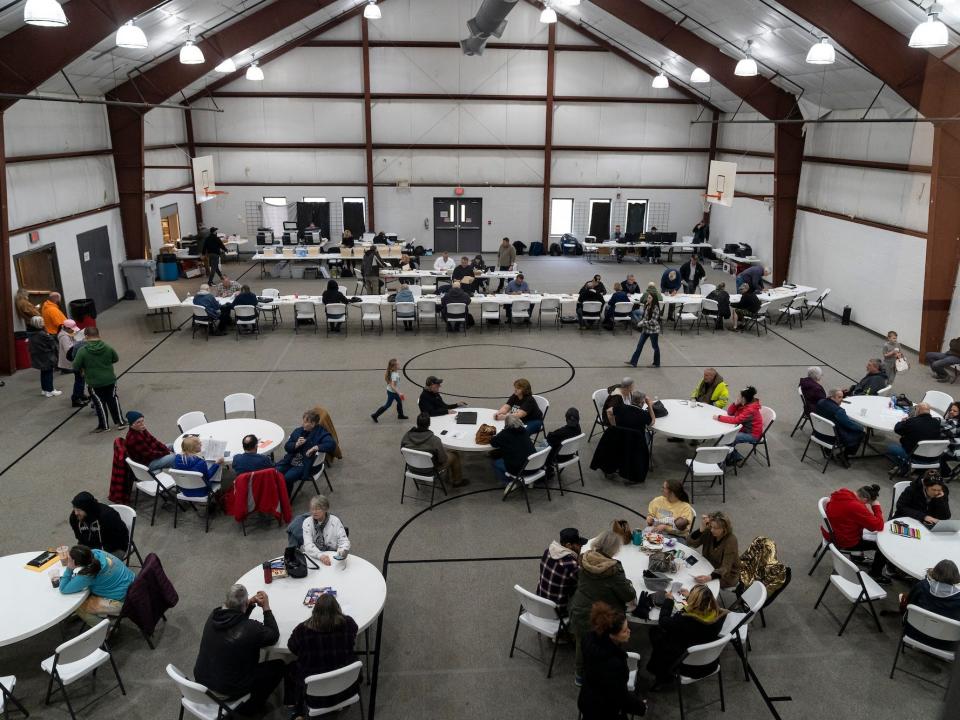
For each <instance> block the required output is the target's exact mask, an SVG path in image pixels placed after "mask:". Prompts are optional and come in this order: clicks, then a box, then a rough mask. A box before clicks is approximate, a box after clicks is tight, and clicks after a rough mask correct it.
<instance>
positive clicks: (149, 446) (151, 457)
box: [124, 410, 176, 472]
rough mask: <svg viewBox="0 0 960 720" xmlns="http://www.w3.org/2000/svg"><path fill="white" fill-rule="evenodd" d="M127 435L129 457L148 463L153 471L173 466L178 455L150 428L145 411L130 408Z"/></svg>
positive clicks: (142, 463) (140, 462)
mask: <svg viewBox="0 0 960 720" xmlns="http://www.w3.org/2000/svg"><path fill="white" fill-rule="evenodd" d="M127 424H128V425H129V426H130V429H129V430H127V437H126V438H124V446H125V447H126V452H127V457H128V458H130V459H131V460H133V461H134V462H135V463H139V464H141V465H146V466H147V468H148V469H149V470H150V471H151V472H157V471H158V470H163V469H165V468H169V467H173V461H174V459H175V458H176V455H174V453H173V448H172V447H170V446H169V445H166V444H165V443H162V442H161V441H160V440H158V439H157V438H156V437H155V436H154V435H153V434H152V433H151V432H150V431H149V430H147V422H146V420H145V419H144V417H143V413H140V412H137V411H136V410H130V411H129V412H128V413H127Z"/></svg>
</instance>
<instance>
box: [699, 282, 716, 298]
mask: <svg viewBox="0 0 960 720" xmlns="http://www.w3.org/2000/svg"><path fill="white" fill-rule="evenodd" d="M716 289H717V286H716V285H712V284H710V283H700V294H701V295H703V297H706V296H707V295H709V294H710V293H712V292H713V291H714V290H716Z"/></svg>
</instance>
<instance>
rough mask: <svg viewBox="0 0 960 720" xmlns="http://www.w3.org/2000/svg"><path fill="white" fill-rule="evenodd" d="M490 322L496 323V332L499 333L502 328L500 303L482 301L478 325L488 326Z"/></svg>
mask: <svg viewBox="0 0 960 720" xmlns="http://www.w3.org/2000/svg"><path fill="white" fill-rule="evenodd" d="M491 322H494V323H496V325H497V332H500V330H501V328H502V327H503V323H502V322H501V321H500V303H498V302H491V301H489V300H484V301H483V302H481V303H480V324H481V325H484V324H486V325H489V324H490V323H491Z"/></svg>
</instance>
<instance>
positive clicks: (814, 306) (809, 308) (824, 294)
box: [803, 288, 830, 322]
mask: <svg viewBox="0 0 960 720" xmlns="http://www.w3.org/2000/svg"><path fill="white" fill-rule="evenodd" d="M829 294H830V288H827V289H826V290H824V291H823V292H822V293H820V295H818V296H817V299H816V300H814V302H813V304H812V305H811V304H810V301H809V300H807V296H806V295H804V296H803V307H804V308H806V309H807V320H809V319H810V316H811V315H813V313H815V312H816V311H817V308H820V319H821V320H823V321H824V322H826V321H827V316H826V315H825V314H824V312H823V301H824V300H825V299H826V298H827V295H829Z"/></svg>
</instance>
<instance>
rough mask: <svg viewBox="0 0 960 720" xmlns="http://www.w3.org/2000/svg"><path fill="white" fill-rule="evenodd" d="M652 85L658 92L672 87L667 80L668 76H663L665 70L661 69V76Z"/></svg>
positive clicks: (654, 79)
mask: <svg viewBox="0 0 960 720" xmlns="http://www.w3.org/2000/svg"><path fill="white" fill-rule="evenodd" d="M651 85H653V87H654V88H655V89H657V90H666V89H667V88H668V87H670V81H669V80H667V76H666V75H664V74H663V68H660V74H659V75H657V76H656V77H655V78H653V82H652V83H651Z"/></svg>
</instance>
